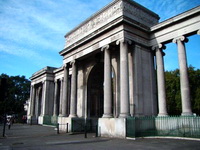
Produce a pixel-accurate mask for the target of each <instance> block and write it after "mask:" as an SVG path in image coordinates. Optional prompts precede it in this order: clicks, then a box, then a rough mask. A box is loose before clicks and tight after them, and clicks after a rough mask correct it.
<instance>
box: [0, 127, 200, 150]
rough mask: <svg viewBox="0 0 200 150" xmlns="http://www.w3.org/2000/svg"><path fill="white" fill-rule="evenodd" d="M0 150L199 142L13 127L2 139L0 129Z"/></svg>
mask: <svg viewBox="0 0 200 150" xmlns="http://www.w3.org/2000/svg"><path fill="white" fill-rule="evenodd" d="M0 133H1V135H0V136H1V137H0V150H78V149H81V150H84V149H87V150H105V149H109V150H121V149H123V150H132V149H135V150H143V149H144V150H145V149H149V150H156V149H157V150H158V149H159V150H160V149H161V150H173V149H174V150H179V149H181V150H188V149H191V150H200V141H194V140H175V139H142V138H141V139H136V140H127V139H126V140H125V139H110V138H99V137H98V138H96V137H95V136H94V135H95V134H91V133H90V134H88V138H84V134H75V135H69V134H56V131H55V130H54V128H53V127H44V126H38V125H32V126H30V125H22V124H15V125H13V126H12V127H11V130H8V129H7V128H6V137H5V138H3V137H2V126H0Z"/></svg>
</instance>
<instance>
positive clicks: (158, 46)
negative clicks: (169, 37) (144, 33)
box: [151, 43, 166, 51]
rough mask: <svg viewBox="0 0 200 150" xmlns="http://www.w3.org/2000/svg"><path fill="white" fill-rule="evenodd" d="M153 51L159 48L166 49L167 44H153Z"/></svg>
mask: <svg viewBox="0 0 200 150" xmlns="http://www.w3.org/2000/svg"><path fill="white" fill-rule="evenodd" d="M151 49H152V50H153V51H157V50H158V49H166V46H165V45H164V44H160V43H159V44H156V45H154V46H152V48H151Z"/></svg>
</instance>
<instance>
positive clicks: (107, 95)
mask: <svg viewBox="0 0 200 150" xmlns="http://www.w3.org/2000/svg"><path fill="white" fill-rule="evenodd" d="M102 51H104V114H103V118H111V117H113V114H112V83H111V82H112V78H111V58H110V50H109V45H106V46H104V47H102Z"/></svg>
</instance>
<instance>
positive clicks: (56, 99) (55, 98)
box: [53, 80, 58, 116]
mask: <svg viewBox="0 0 200 150" xmlns="http://www.w3.org/2000/svg"><path fill="white" fill-rule="evenodd" d="M57 112H58V81H57V80H55V89H54V105H53V115H54V116H57V115H58V114H57Z"/></svg>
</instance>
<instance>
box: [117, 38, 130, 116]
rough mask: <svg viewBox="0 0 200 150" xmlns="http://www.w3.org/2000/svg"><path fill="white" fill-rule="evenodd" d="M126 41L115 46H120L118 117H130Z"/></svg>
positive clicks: (118, 42)
mask: <svg viewBox="0 0 200 150" xmlns="http://www.w3.org/2000/svg"><path fill="white" fill-rule="evenodd" d="M128 43H129V44H131V41H128V40H124V39H123V40H119V41H117V43H116V44H117V45H120V102H121V103H120V116H119V117H128V116H130V104H129V103H130V102H129V72H128Z"/></svg>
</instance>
